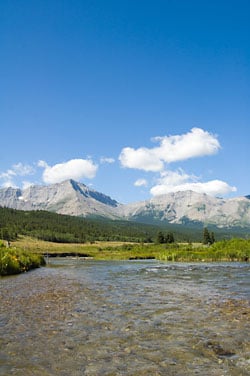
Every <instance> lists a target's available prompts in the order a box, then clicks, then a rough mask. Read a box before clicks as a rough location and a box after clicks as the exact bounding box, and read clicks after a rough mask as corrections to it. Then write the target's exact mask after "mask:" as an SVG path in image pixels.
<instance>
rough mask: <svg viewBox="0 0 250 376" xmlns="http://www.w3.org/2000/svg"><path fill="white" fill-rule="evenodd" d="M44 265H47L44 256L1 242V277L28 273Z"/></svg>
mask: <svg viewBox="0 0 250 376" xmlns="http://www.w3.org/2000/svg"><path fill="white" fill-rule="evenodd" d="M42 265H45V259H44V257H43V255H42V254H36V253H34V252H30V251H27V250H23V249H20V248H17V247H9V246H5V245H4V243H3V242H0V276H6V275H11V274H19V273H23V272H27V271H28V270H31V269H34V268H38V267H39V266H42Z"/></svg>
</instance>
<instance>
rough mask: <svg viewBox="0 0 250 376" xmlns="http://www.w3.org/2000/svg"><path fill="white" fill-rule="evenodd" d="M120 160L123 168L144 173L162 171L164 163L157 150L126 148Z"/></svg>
mask: <svg viewBox="0 0 250 376" xmlns="http://www.w3.org/2000/svg"><path fill="white" fill-rule="evenodd" d="M119 160H120V162H121V164H122V166H123V167H128V168H136V169H139V170H144V171H154V172H157V171H161V170H162V169H163V167H164V164H163V162H162V161H161V160H160V158H159V156H158V155H157V152H156V149H147V148H139V149H137V150H135V149H133V148H130V147H126V148H124V149H122V151H121V154H120V156H119Z"/></svg>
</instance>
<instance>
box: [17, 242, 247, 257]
mask: <svg viewBox="0 0 250 376" xmlns="http://www.w3.org/2000/svg"><path fill="white" fill-rule="evenodd" d="M12 246H16V247H20V248H22V249H25V250H27V251H30V252H31V253H36V254H42V255H43V256H44V257H45V258H49V257H60V256H61V257H67V256H69V257H85V258H92V259H94V260H136V259H142V260H145V259H156V260H161V261H179V262H192V261H195V262H216V261H235V262H249V260H250V240H249V239H231V240H224V241H221V242H216V243H214V244H213V245H211V246H207V245H203V244H202V243H192V244H191V243H173V244H155V243H124V242H100V241H96V242H92V243H82V244H69V243H53V242H46V241H41V240H37V239H34V238H28V237H20V238H19V239H18V241H17V242H13V243H12Z"/></svg>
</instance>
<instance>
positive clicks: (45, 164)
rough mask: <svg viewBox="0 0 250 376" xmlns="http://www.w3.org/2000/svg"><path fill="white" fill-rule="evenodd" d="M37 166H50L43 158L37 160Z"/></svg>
mask: <svg viewBox="0 0 250 376" xmlns="http://www.w3.org/2000/svg"><path fill="white" fill-rule="evenodd" d="M37 166H38V167H42V168H46V167H49V165H48V163H47V162H45V161H42V160H40V161H38V162H37Z"/></svg>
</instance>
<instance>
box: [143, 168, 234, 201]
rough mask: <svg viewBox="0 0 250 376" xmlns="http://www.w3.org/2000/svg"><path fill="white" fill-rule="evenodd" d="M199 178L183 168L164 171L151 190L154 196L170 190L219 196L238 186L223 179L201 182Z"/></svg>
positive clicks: (232, 190)
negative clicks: (233, 185)
mask: <svg viewBox="0 0 250 376" xmlns="http://www.w3.org/2000/svg"><path fill="white" fill-rule="evenodd" d="M197 180H198V177H196V176H194V175H188V174H186V173H185V172H184V171H183V170H178V171H164V172H162V173H161V177H160V178H159V179H158V184H156V185H155V186H154V187H152V188H151V190H150V192H151V194H152V195H153V196H158V195H160V194H166V193H170V192H178V191H186V190H192V191H195V192H198V193H206V194H208V195H211V196H219V195H226V194H229V193H231V192H235V191H236V190H237V189H236V187H232V186H230V185H229V184H227V183H226V182H224V181H221V180H210V181H208V182H199V181H197Z"/></svg>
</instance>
